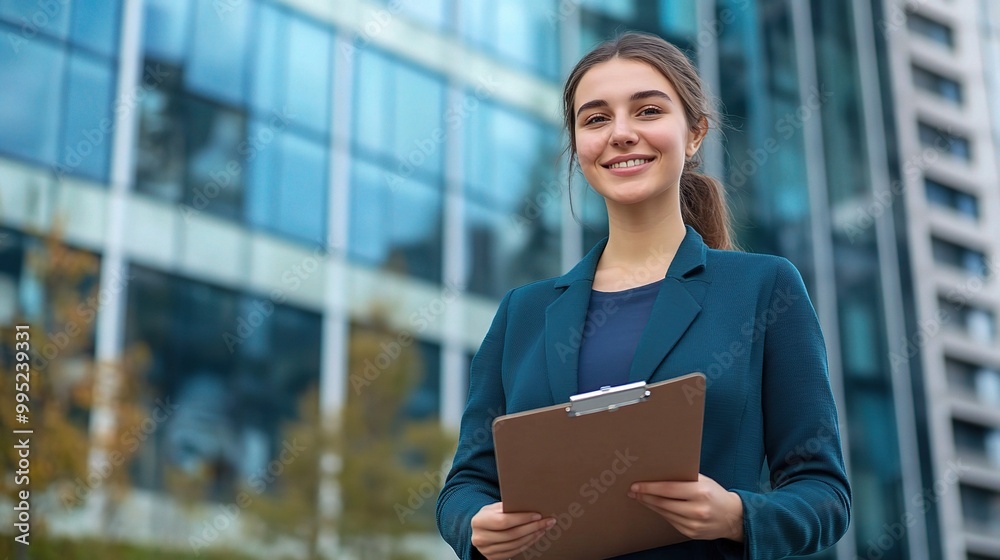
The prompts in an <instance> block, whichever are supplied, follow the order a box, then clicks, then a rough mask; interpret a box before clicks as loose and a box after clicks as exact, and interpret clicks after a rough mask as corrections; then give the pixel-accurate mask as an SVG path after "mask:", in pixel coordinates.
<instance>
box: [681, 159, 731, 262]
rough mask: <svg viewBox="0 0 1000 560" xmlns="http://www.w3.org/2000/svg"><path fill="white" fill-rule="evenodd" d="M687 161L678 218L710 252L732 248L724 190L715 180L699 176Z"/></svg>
mask: <svg viewBox="0 0 1000 560" xmlns="http://www.w3.org/2000/svg"><path fill="white" fill-rule="evenodd" d="M694 167H695V165H694V164H693V163H692V162H691V161H688V162H686V163H685V165H684V171H683V172H682V173H681V189H680V191H681V192H680V198H681V219H683V220H684V223H685V224H687V225H689V226H691V227H692V228H694V230H695V231H697V232H698V235H701V237H702V239H704V240H705V244H706V245H708V246H709V247H711V248H713V249H726V250H733V249H735V247H734V245H733V241H732V234H731V232H730V231H729V208H728V207H727V206H726V195H725V188H724V187H723V186H722V183H720V182H719V181H718V180H717V179H715V178H713V177H710V176H708V175H705V174H704V173H699V172H697V171H695V170H694V169H693V168H694Z"/></svg>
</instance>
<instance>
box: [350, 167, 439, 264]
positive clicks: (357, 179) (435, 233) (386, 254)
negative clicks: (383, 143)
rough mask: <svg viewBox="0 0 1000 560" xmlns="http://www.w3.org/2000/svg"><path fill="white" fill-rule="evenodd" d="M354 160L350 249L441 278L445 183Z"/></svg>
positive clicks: (361, 257) (363, 257) (372, 259)
mask: <svg viewBox="0 0 1000 560" xmlns="http://www.w3.org/2000/svg"><path fill="white" fill-rule="evenodd" d="M353 165H354V168H353V174H352V175H353V177H352V180H351V210H350V213H351V217H352V219H351V225H350V255H351V256H352V257H353V258H354V259H355V260H358V261H361V262H365V263H369V264H372V265H375V266H380V267H383V268H385V269H388V270H391V271H393V272H397V273H399V274H405V275H410V276H414V277H417V278H423V279H425V280H430V281H433V282H438V281H440V280H441V246H442V245H441V243H442V239H441V237H442V216H441V210H442V204H443V202H442V196H441V189H440V187H439V186H437V185H433V184H429V183H426V182H422V181H419V180H417V179H415V178H409V179H401V178H396V177H394V176H393V175H391V174H390V173H388V172H386V171H385V170H384V169H382V168H379V167H378V166H375V165H372V164H370V163H366V162H364V161H363V160H355V161H354V162H353Z"/></svg>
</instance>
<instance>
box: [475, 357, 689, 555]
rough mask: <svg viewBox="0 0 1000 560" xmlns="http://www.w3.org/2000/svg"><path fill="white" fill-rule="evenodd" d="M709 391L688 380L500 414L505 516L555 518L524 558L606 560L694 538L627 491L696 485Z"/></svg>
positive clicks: (497, 430) (496, 425)
mask: <svg viewBox="0 0 1000 560" xmlns="http://www.w3.org/2000/svg"><path fill="white" fill-rule="evenodd" d="M705 387H706V385H705V375H704V374H702V373H691V374H687V375H684V376H681V377H676V378H673V379H670V380H667V381H661V382H658V383H653V384H649V385H647V384H645V383H643V382H637V383H631V384H628V385H621V386H618V387H611V388H605V389H603V390H601V391H594V392H591V393H584V394H581V395H574V396H573V397H571V401H570V403H567V404H564V405H557V406H551V407H546V408H540V409H537V410H529V411H526V412H519V413H516V414H508V415H505V416H500V417H497V418H496V419H495V420H494V421H493V439H494V444H495V450H496V460H497V471H498V474H499V478H500V495H501V497H502V498H501V499H502V501H503V510H504V512H505V513H512V512H538V513H541V514H542V516H543V517H555V518H556V524H555V525H554V526H552V527H551V528H549V529H548V530H547V531H546V533H545V535H544V536H543V537H542V538H541V539H539V540H538V541H537V542H536V543H535V544H534V545H533V546H532V547H531V548H529V549H528V550H526V551H525V552H523V553H521V554H519V555H518V556H517V558H523V559H529V558H544V559H546V560H558V559H567V560H569V559H572V560H601V559H605V558H611V557H614V556H618V555H620V554H627V553H630V552H636V551H640V550H646V549H650V548H657V547H660V546H666V545H669V544H675V543H678V542H682V541H685V540H688V539H687V537H685V536H684V535H682V534H681V533H680V532H679V531H677V529H675V528H674V527H673V526H672V525H670V523H668V522H667V521H666V520H665V519H664V518H663V517H661V516H660V515H658V514H656V513H655V512H653V511H652V510H650V509H649V508H647V507H646V506H644V505H642V504H640V503H639V502H637V501H636V500H635V499H633V498H629V497H628V494H627V493H628V491H629V486H631V484H632V483H633V482H641V481H658V480H678V481H694V480H697V479H698V472H699V463H700V458H701V434H702V422H703V420H704V414H705Z"/></svg>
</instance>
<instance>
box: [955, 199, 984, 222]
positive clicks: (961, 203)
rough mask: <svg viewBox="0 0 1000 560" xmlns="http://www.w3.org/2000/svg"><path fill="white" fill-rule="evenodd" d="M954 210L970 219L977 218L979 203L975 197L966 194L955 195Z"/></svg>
mask: <svg viewBox="0 0 1000 560" xmlns="http://www.w3.org/2000/svg"><path fill="white" fill-rule="evenodd" d="M955 209H956V210H958V211H959V212H960V213H962V214H965V215H966V216H969V217H972V218H978V217H979V203H978V202H977V200H976V197H974V196H972V195H971V194H966V193H956V195H955Z"/></svg>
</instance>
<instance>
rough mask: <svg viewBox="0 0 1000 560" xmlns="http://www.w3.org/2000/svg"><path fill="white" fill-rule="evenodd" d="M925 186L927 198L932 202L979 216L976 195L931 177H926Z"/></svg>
mask: <svg viewBox="0 0 1000 560" xmlns="http://www.w3.org/2000/svg"><path fill="white" fill-rule="evenodd" d="M924 188H925V190H926V192H927V200H928V201H930V203H931V204H934V205H936V206H941V207H943V208H948V209H950V210H953V211H955V212H958V213H959V214H961V215H963V216H966V217H969V218H973V219H978V218H979V199H978V198H976V196H975V195H971V194H969V193H965V192H962V191H960V190H958V189H954V188H952V187H949V186H948V185H945V184H944V183H939V182H938V181H935V180H933V179H929V178H925V179H924Z"/></svg>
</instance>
